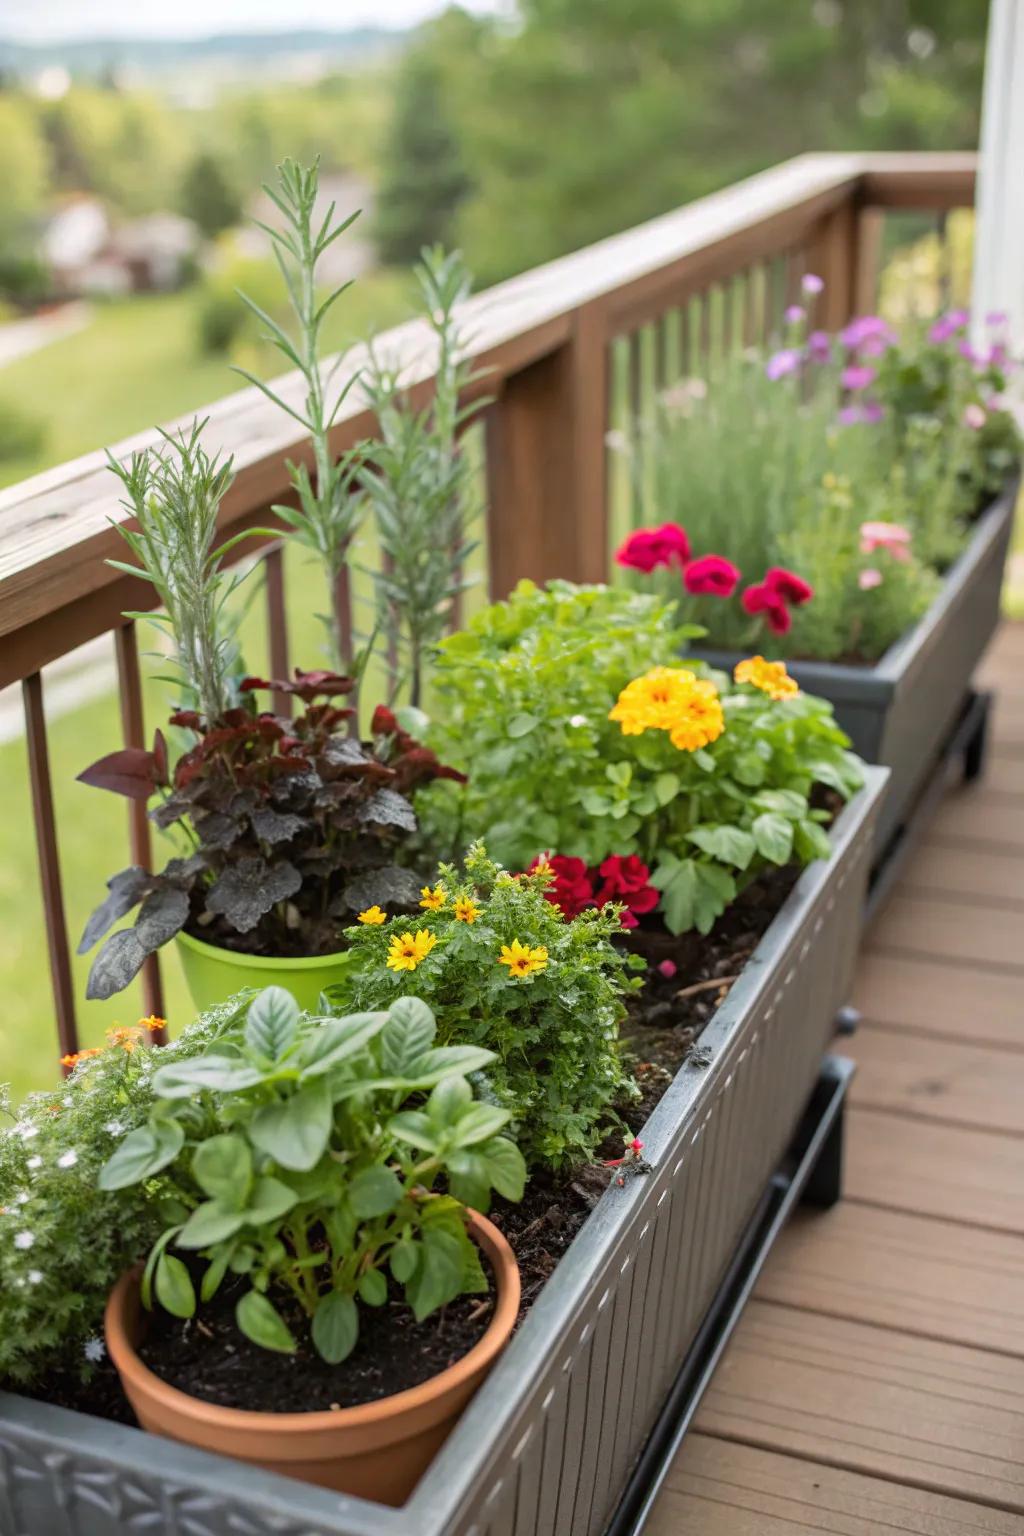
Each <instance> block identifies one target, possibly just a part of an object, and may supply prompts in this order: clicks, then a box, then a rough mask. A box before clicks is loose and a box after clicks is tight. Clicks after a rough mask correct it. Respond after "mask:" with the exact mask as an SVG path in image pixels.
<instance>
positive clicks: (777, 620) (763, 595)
mask: <svg viewBox="0 0 1024 1536" xmlns="http://www.w3.org/2000/svg"><path fill="white" fill-rule="evenodd" d="M740 602H741V603H742V604H743V607H744V608H745V610H746V611H747V613H749V614H752V615H754V616H756V615H757V614H761V615H762V617H763V618H764V621H765V623H766V624H767V625H768V628H769V629H770V630H771V631H772V632H773V633H774V634H776V635H785V634H787V633H788V631H789V629H790V626H791V625H792V623H793V620H792V619H791V618H790V614H789V609H788V608H787V607H786V604H785V601H784V599H783V597H782V594H781V592H777V591H776V590H775V588H774V587H769V586H767V585H766V583H765V582H757V583H755V584H754V585H753V586H752V587H748V588H747V590H746V591H745V592H744V594H743V596H742V597H741V598H740Z"/></svg>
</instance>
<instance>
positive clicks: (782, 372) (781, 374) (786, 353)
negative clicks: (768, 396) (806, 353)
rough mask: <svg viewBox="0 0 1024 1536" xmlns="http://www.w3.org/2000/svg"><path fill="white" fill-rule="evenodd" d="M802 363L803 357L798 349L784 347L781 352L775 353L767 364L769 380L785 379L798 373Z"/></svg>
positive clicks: (766, 370) (766, 369)
mask: <svg viewBox="0 0 1024 1536" xmlns="http://www.w3.org/2000/svg"><path fill="white" fill-rule="evenodd" d="M801 362H802V356H801V353H800V350H799V348H798V347H783V349H782V351H781V352H775V353H773V354H772V356H771V357H770V358H769V359H768V361H767V363H766V364H765V368H764V371H765V374H766V375H767V377H768V378H769V379H773V380H774V379H784V378H785V377H786V375H787V374H788V373H797V372H798V371H799V368H800V364H801Z"/></svg>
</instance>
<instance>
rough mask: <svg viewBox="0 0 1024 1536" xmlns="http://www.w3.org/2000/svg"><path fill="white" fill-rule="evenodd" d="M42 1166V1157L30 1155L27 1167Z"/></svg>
mask: <svg viewBox="0 0 1024 1536" xmlns="http://www.w3.org/2000/svg"><path fill="white" fill-rule="evenodd" d="M42 1166H43V1160H42V1158H41V1157H30V1158H29V1160H28V1162H27V1163H26V1164H25V1167H26V1168H41V1167H42Z"/></svg>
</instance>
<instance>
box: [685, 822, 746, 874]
mask: <svg viewBox="0 0 1024 1536" xmlns="http://www.w3.org/2000/svg"><path fill="white" fill-rule="evenodd" d="M687 837H688V839H689V841H690V842H691V843H696V845H697V847H698V848H701V849H703V851H704V852H705V853H709V854H710V855H711V857H712V858H713V859H720V860H721V861H722V863H723V864H732V865H734V866H735V867H736V868H737V869H746V867H747V865H748V864H749V863H750V861H751V859H752V858H753V857H754V853H755V852H756V847H757V845H756V843H755V842H754V839H753V838H752V837H751V835H750V833H749V832H744V831H742V829H741V828H739V827H730V826H719V827H695V828H694V829H693V831H692V832H688V833H687Z"/></svg>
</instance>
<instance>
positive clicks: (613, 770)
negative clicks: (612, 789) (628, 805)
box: [604, 763, 633, 789]
mask: <svg viewBox="0 0 1024 1536" xmlns="http://www.w3.org/2000/svg"><path fill="white" fill-rule="evenodd" d="M604 773H605V778H606V779H609V780H610V781H611V782H612V783H613V784H617V785H618V786H619V788H620V789H625V788H626V787H627V785H628V784H629V783H630V781H631V780H632V778H633V769H632V766H631V764H629V763H606V764H605V770H604Z"/></svg>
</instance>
